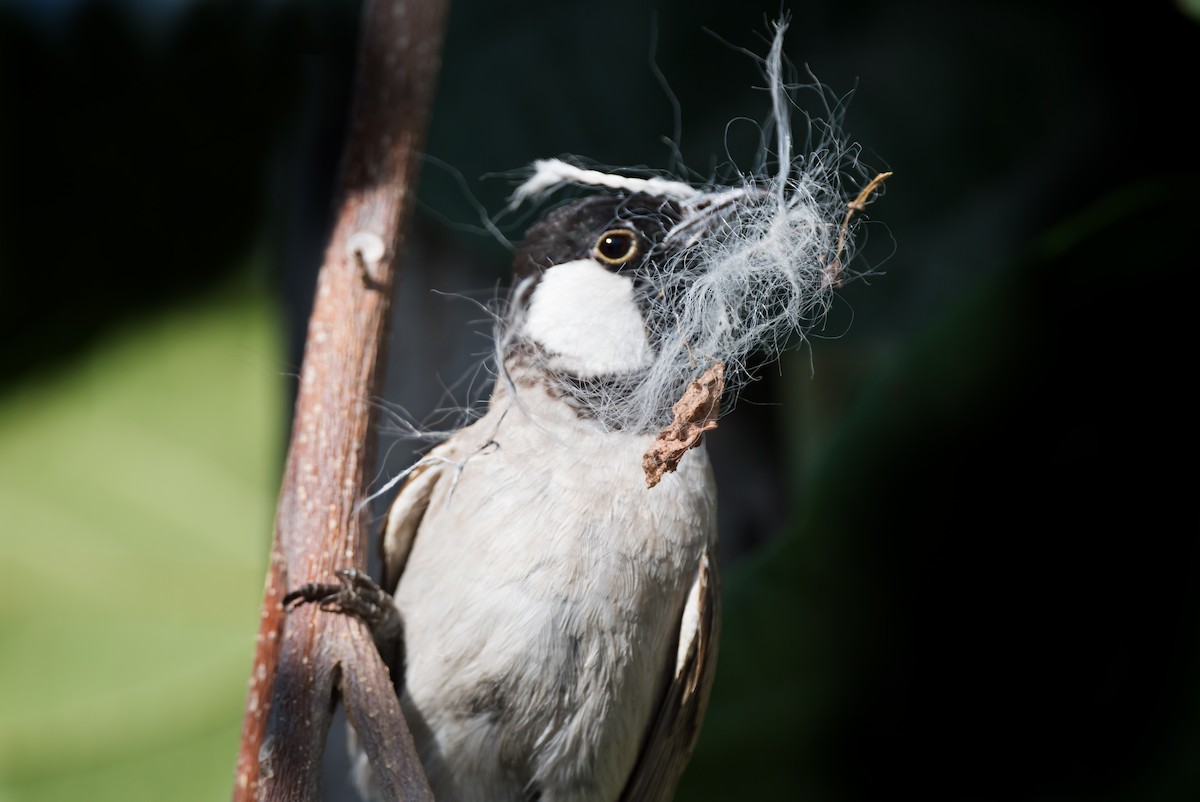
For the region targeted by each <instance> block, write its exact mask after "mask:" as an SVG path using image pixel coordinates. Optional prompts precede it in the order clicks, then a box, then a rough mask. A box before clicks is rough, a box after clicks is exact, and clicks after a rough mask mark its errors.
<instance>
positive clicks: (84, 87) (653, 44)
mask: <svg viewBox="0 0 1200 802" xmlns="http://www.w3.org/2000/svg"><path fill="white" fill-rule="evenodd" d="M779 9H780V6H779V5H778V4H775V3H761V2H747V3H729V2H726V3H717V2H711V1H709V0H696V1H693V2H688V3H684V2H681V1H680V2H674V1H672V0H664V2H660V3H658V4H656V5H651V4H643V3H637V2H633V1H632V0H627V1H624V2H620V1H617V2H609V3H605V4H602V5H600V4H582V3H580V4H570V3H561V2H558V3H556V2H531V3H526V4H522V5H519V6H511V5H509V4H497V3H486V2H480V1H478V0H466V1H463V2H457V3H454V4H453V7H452V9H451V14H450V20H449V27H448V30H447V35H446V45H445V51H444V62H443V63H444V67H443V71H442V76H441V81H440V84H439V92H438V100H437V103H436V106H435V109H434V113H433V121H432V127H431V129H430V133H429V139H428V143H427V151H428V154H429V156H430V157H431V158H430V160H429V161H428V162H427V163H426V165H425V167H424V168H423V173H422V183H421V187H420V190H419V204H420V205H419V208H418V209H417V210H416V213H415V215H414V218H413V228H412V231H411V233H410V246H411V247H410V258H409V260H408V263H407V266H406V268H405V273H404V275H403V279H402V282H401V286H400V290H399V292H400V297H399V298H398V300H397V304H396V309H397V317H396V322H395V326H394V331H395V339H396V345H395V347H394V349H393V350H394V352H395V359H394V363H393V366H392V369H391V371H390V373H389V391H388V393H387V394H386V397H387V399H388V401H389V402H392V403H395V404H397V405H399V406H403V407H404V409H406V410H407V411H408V413H409V414H410V415H412V416H413V417H414V418H417V419H424V418H426V417H427V416H428V415H429V414H430V413H431V412H432V411H433V410H434V409H435V408H437V407H439V406H442V405H446V404H455V403H459V404H461V403H464V402H465V401H466V400H468V397H469V396H470V394H471V392H472V390H471V388H472V387H473V388H474V391H475V392H478V391H479V390H480V389H481V388H480V386H479V385H478V383H475V384H472V383H471V380H470V378H469V377H470V376H471V375H472V373H471V370H472V366H473V365H474V364H475V363H476V361H477V359H478V357H479V356H480V355H481V354H482V353H483V352H485V351H486V347H487V346H486V341H485V339H483V337H482V336H481V332H486V326H482V325H481V324H480V323H479V319H480V317H481V315H480V313H479V310H478V309H477V308H475V307H473V306H472V304H471V303H470V302H468V301H463V300H457V301H456V300H454V299H453V298H449V297H447V296H445V295H440V294H438V295H431V294H430V289H431V288H432V289H434V290H438V291H441V292H444V293H450V294H460V295H466V296H468V297H470V298H476V299H480V300H486V299H488V298H490V297H492V296H493V295H494V294H495V292H496V287H497V286H498V285H499V284H501V283H502V282H503V281H504V279H505V275H506V270H507V259H508V254H507V252H506V251H505V250H504V248H502V247H500V246H499V245H498V244H497V243H496V242H495V241H494V240H492V239H489V238H488V237H487V236H485V235H483V234H482V233H481V232H480V231H479V228H480V227H479V219H480V211H479V208H482V209H485V210H487V212H488V213H495V212H497V211H498V210H499V209H500V208H501V207H502V206H503V204H504V199H505V197H506V196H507V193H508V192H509V191H510V190H511V188H512V186H513V180H512V178H511V171H514V170H517V169H519V168H522V167H523V166H525V165H527V164H528V163H529V162H531V161H532V160H533V159H535V158H540V157H546V156H557V155H562V154H578V155H580V156H585V157H588V158H590V159H594V160H595V161H597V162H601V163H605V164H611V165H623V166H625V165H628V166H632V165H649V166H651V167H664V166H669V161H670V159H671V149H670V148H669V147H668V146H667V144H665V142H664V137H669V138H674V137H675V125H676V123H675V120H674V117H673V111H672V101H671V99H670V96H669V95H668V94H667V93H666V92H665V91H664V89H663V87H662V85H661V84H660V83H659V82H658V81H657V80H656V78H655V76H654V71H653V69H652V67H651V64H652V63H653V64H656V65H657V67H658V68H659V69H660V70H661V71H662V73H663V75H664V76H665V80H666V83H667V84H668V85H669V87H670V89H671V91H672V92H673V94H674V97H675V99H676V100H677V101H678V106H679V108H680V109H681V112H682V114H681V129H680V130H681V136H680V137H679V142H678V144H679V146H680V151H681V153H682V157H683V163H684V164H686V165H687V166H689V167H691V168H693V169H695V170H697V171H699V172H700V173H707V172H709V170H710V169H711V167H712V165H713V164H714V160H715V162H723V161H725V160H726V158H727V157H733V158H735V159H737V160H740V161H741V162H743V163H745V162H747V160H749V159H750V158H751V156H752V153H753V144H752V139H753V137H752V136H750V137H748V136H747V135H746V133H745V131H746V130H747V129H744V128H741V127H737V126H735V127H734V128H733V129H731V130H732V133H730V134H729V135H728V137H727V134H726V124H727V123H728V122H729V121H730V120H732V119H734V118H736V117H739V116H746V117H749V118H750V119H753V120H762V119H764V117H765V114H766V111H767V99H766V97H765V95H764V93H762V92H760V91H757V90H754V89H752V88H751V87H753V86H756V85H761V80H760V76H759V73H758V67H757V65H756V64H755V63H754V61H753V60H752V59H751V58H749V57H748V56H747V55H746V54H745V53H741V52H738V50H737V48H738V47H744V48H747V49H749V50H751V51H752V52H754V53H757V54H760V55H761V54H763V53H765V50H766V43H765V42H766V40H765V37H766V33H767V30H768V22H769V21H770V20H772V19H774V18H775V17H776V16H777V14H778V11H779ZM788 10H789V11H790V13H791V15H792V23H791V29H790V31H789V35H788V38H787V46H786V52H787V54H788V56H789V58H790V59H791V60H792V61H793V62H795V63H796V64H797V65H800V66H804V65H807V66H808V67H809V68H810V69H811V70H812V72H813V74H814V75H815V76H816V77H817V79H819V80H820V81H821V82H822V83H824V84H825V85H826V86H827V87H829V89H830V90H831V92H833V93H834V94H835V95H836V96H839V97H845V98H847V99H848V103H847V105H846V106H845V108H844V127H845V129H846V131H847V133H848V135H849V136H850V138H852V139H853V140H855V141H858V142H860V143H862V144H863V146H864V151H863V161H864V162H865V163H866V164H867V165H869V166H870V167H871V168H872V169H873V170H892V171H894V173H895V174H894V176H893V177H892V178H891V179H890V180H889V181H888V182H887V185H886V193H885V194H884V195H883V196H882V197H881V198H879V199H878V200H877V202H876V203H875V204H874V205H873V206H872V207H871V209H870V211H869V215H868V217H869V222H868V224H867V226H866V227H865V229H864V230H865V232H866V234H867V238H866V240H865V242H864V243H863V246H862V251H861V254H860V260H859V261H858V262H857V263H856V264H855V267H857V268H858V269H860V270H870V271H873V272H874V273H875V275H873V276H871V277H870V278H869V279H867V280H861V281H858V282H854V283H852V284H850V285H848V286H847V287H846V288H845V290H844V291H843V292H842V295H841V300H840V301H839V303H838V305H837V306H836V308H835V309H834V311H833V313H832V315H831V319H830V322H829V325H828V327H827V329H825V330H824V331H823V332H818V333H817V335H816V336H814V338H813V339H812V341H811V343H810V345H809V346H806V347H805V348H803V349H800V350H797V351H795V352H793V353H792V354H790V355H789V356H788V357H786V358H785V359H784V360H783V363H782V365H781V368H780V370H778V371H774V370H770V371H766V372H765V373H764V378H763V380H762V381H761V382H759V383H758V384H755V385H753V386H752V387H751V388H750V390H749V391H748V393H747V396H746V398H745V399H744V401H743V403H742V404H741V406H740V407H739V408H738V410H737V412H736V413H735V414H733V415H731V416H730V417H729V418H727V419H726V423H724V424H723V425H722V427H721V429H720V430H718V432H716V433H715V435H713V436H712V437H711V445H712V448H713V451H714V460H715V462H716V465H717V470H718V477H719V479H720V481H721V494H722V495H721V505H722V521H723V527H724V531H723V537H724V538H725V542H724V548H725V554H724V557H725V562H726V571H725V575H726V584H725V599H726V606H727V615H726V621H725V627H724V633H723V641H722V646H721V662H720V669H719V671H718V679H717V685H716V690H715V695H714V699H713V703H712V707H711V710H710V714H709V719H708V721H707V724H706V729H705V734H704V738H703V739H702V741H701V744H700V746H699V748H698V751H697V753H696V758H695V761H694V763H693V766H692V768H691V769H690V770H689V772H688V775H687V776H686V777H685V780H684V784H683V787H682V789H681V794H680V799H696V800H700V799H724V798H743V799H744V798H749V799H814V800H816V799H820V800H847V801H849V800H873V799H880V798H884V797H889V798H890V797H895V796H901V795H914V796H918V797H920V798H922V799H926V800H1046V799H1054V800H1146V799H1159V800H1175V799H1179V800H1183V799H1195V798H1198V797H1200V760H1197V755H1198V754H1200V683H1198V682H1197V669H1198V668H1200V664H1198V658H1200V652H1198V646H1200V630H1198V626H1200V599H1198V598H1197V582H1198V581H1200V554H1198V553H1197V514H1196V508H1195V503H1194V498H1193V496H1192V490H1193V488H1194V484H1195V472H1194V469H1191V468H1188V467H1187V466H1188V465H1191V459H1193V451H1194V446H1195V438H1194V434H1195V427H1194V417H1195V400H1194V399H1195V397H1194V394H1193V392H1192V389H1191V388H1192V382H1191V376H1190V374H1191V373H1193V372H1194V369H1195V359H1194V357H1190V358H1189V357H1188V356H1187V354H1188V353H1190V351H1191V347H1190V346H1188V345H1187V343H1188V342H1194V341H1195V335H1194V332H1193V329H1192V321H1193V320H1194V316H1193V315H1192V313H1191V309H1190V306H1191V301H1192V296H1188V295H1187V294H1186V293H1187V292H1188V290H1187V289H1186V286H1187V285H1188V284H1191V283H1193V282H1192V281H1191V280H1190V277H1191V275H1192V273H1193V272H1194V270H1195V268H1196V267H1197V260H1196V257H1195V255H1194V251H1195V246H1194V243H1193V239H1194V233H1193V230H1192V226H1193V225H1194V224H1195V222H1196V220H1197V219H1198V218H1197V213H1198V212H1200V204H1198V203H1197V201H1196V186H1197V185H1198V183H1197V179H1198V178H1200V172H1198V171H1197V169H1196V167H1195V162H1194V160H1195V150H1196V134H1195V132H1196V128H1195V125H1194V123H1193V122H1192V117H1193V116H1194V107H1195V100H1196V85H1197V82H1196V79H1197V77H1200V76H1198V75H1197V73H1198V70H1197V68H1196V54H1197V46H1198V45H1200V36H1198V35H1197V34H1198V31H1197V14H1198V13H1200V12H1197V11H1196V9H1195V7H1194V6H1193V7H1192V9H1191V11H1190V12H1189V11H1187V10H1186V7H1185V5H1174V4H1171V3H1142V4H1138V5H1136V6H1127V7H1119V8H1114V9H1113V10H1112V11H1104V10H1101V9H1100V8H1099V7H1098V6H1096V5H1094V4H1069V3H1049V4H1047V3H1035V2H1017V3H1011V2H1010V3H999V2H995V3H971V4H960V3H951V2H911V3H885V2H866V3H855V4H849V3H835V2H820V3H808V4H804V5H796V6H792V7H791V8H790V9H788ZM357 11H358V9H357V4H355V3H352V2H343V3H316V2H283V1H281V2H242V3H220V2H201V1H200V0H196V1H195V2H180V3H178V4H153V3H148V2H147V3H136V2H131V3H125V4H119V3H112V2H109V3H104V2H88V1H87V0H77V2H74V3H69V2H61V3H45V4H41V5H39V4H37V3H33V2H25V3H13V2H10V3H7V4H5V5H0V325H2V326H3V332H4V336H3V340H2V341H0V342H3V346H2V347H0V393H5V392H12V391H15V389H17V388H20V387H21V386H22V384H23V383H25V382H28V381H30V380H31V378H32V377H35V376H37V375H38V374H40V373H42V372H45V371H48V370H53V368H54V365H55V364H57V363H60V362H63V361H65V360H69V359H71V358H72V355H73V354H75V353H76V352H78V351H79V350H80V349H83V348H86V347H88V345H89V343H92V342H94V341H96V340H97V339H99V338H102V337H104V336H105V334H106V332H108V331H110V330H112V329H113V328H114V327H117V326H120V325H121V324H122V323H123V322H125V321H128V320H130V319H136V318H138V317H139V316H143V315H146V314H149V313H150V312H152V311H156V310H162V309H169V308H171V307H172V305H174V304H178V303H181V302H183V301H184V300H186V299H188V298H191V297H195V296H196V295H197V294H202V293H205V292H208V291H210V290H211V289H212V288H213V287H217V286H220V285H222V283H223V282H228V281H229V280H230V278H231V276H232V275H233V274H234V273H236V272H238V271H245V270H246V267H245V265H246V264H247V259H246V255H247V254H248V253H251V252H255V251H256V250H257V252H260V253H262V254H264V257H263V258H261V259H258V260H256V261H255V262H254V264H255V265H256V267H255V268H254V269H253V271H252V272H254V280H256V281H262V282H264V283H265V284H266V285H267V286H268V287H270V288H271V291H272V292H273V293H276V294H277V296H278V297H279V298H280V299H281V302H282V303H283V304H284V309H285V310H286V317H285V319H286V320H287V321H289V326H290V328H289V332H288V336H289V342H290V344H291V345H290V348H291V349H292V351H291V357H290V361H291V362H292V363H298V360H299V348H300V344H301V343H302V335H303V322H304V320H305V318H306V315H307V309H308V303H309V301H310V296H311V290H312V282H313V278H314V276H315V270H316V268H317V266H318V264H319V261H320V254H321V248H322V246H323V241H324V237H325V236H326V233H327V230H328V228H327V226H328V223H329V217H328V215H329V212H330V208H331V203H332V199H331V196H330V193H331V186H332V181H333V176H334V174H335V170H336V160H337V153H338V147H339V142H340V135H341V125H342V122H343V120H344V116H345V108H344V103H345V99H346V91H347V89H348V82H349V77H350V74H351V73H350V71H351V68H352V55H353V44H354V37H355V35H356V24H357ZM706 31H711V32H712V33H711V34H710V33H709V32H706ZM713 34H715V35H713ZM801 101H802V102H803V101H804V96H802V97H801ZM809 110H810V111H813V112H815V113H819V112H820V109H819V108H809ZM497 173H502V174H505V175H502V176H500V177H490V178H485V176H488V175H489V174H497ZM523 222H524V221H523V220H522V219H519V218H510V219H509V220H508V221H507V223H508V226H509V227H508V229H506V233H508V234H509V236H511V237H514V238H515V237H519V235H520V226H521V224H522V223H523ZM163 254H169V258H166V259H164V258H163ZM1185 276H1187V277H1188V280H1185ZM472 326H473V328H472ZM413 331H417V332H422V336H421V337H420V338H418V339H419V340H420V341H421V342H422V343H423V345H424V346H425V347H423V348H421V349H413V347H412V345H411V343H412V342H413V341H414V338H412V337H409V336H408V334H409V333H410V332H413ZM1189 365H1190V366H1192V367H1189ZM433 376H437V377H438V379H437V381H438V382H440V383H442V384H444V385H447V386H450V387H452V388H453V390H452V392H450V393H449V394H448V395H447V394H444V393H441V392H440V391H439V392H431V391H429V390H427V389H425V388H428V387H437V386H439V385H438V384H437V383H435V382H430V381H429V378H430V377H433ZM462 377H468V378H467V379H466V380H465V383H461V384H455V382H456V381H458V380H459V379H460V378H462ZM482 389H486V388H482ZM287 414H288V410H287V409H286V408H281V409H280V410H279V426H280V431H281V432H283V431H285V430H286V419H287ZM388 445H390V440H389V443H388ZM385 451H386V453H387V467H388V468H389V469H396V468H398V467H399V466H402V465H403V464H405V463H406V462H407V461H408V460H410V459H411V450H410V449H409V448H408V447H407V446H405V445H403V444H401V445H400V446H399V447H394V448H391V449H385ZM282 458H283V454H282V453H280V454H279V460H280V463H282ZM267 545H268V544H267V541H266V539H265V536H264V540H263V543H262V550H263V553H264V555H265V553H266V549H267ZM244 634H245V633H238V636H239V637H240V636H242V635H244ZM248 665H249V662H247V666H248ZM231 715H236V713H235V712H232V711H231ZM230 767H232V755H231V756H230ZM332 782H334V780H332V779H331V783H332ZM332 793H333V792H332V791H331V794H332Z"/></svg>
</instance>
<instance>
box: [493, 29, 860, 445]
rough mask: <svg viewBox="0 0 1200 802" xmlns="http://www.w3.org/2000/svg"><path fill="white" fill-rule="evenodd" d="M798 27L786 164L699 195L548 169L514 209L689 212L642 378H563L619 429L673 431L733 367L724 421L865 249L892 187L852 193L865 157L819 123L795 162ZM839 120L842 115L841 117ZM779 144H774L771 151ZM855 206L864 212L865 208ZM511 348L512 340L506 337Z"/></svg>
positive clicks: (780, 139) (779, 150)
mask: <svg viewBox="0 0 1200 802" xmlns="http://www.w3.org/2000/svg"><path fill="white" fill-rule="evenodd" d="M786 30H787V24H786V22H784V21H781V22H779V23H777V24H776V25H775V32H774V37H773V40H772V42H771V46H770V49H769V51H768V53H767V56H766V57H765V58H764V59H762V64H763V71H764V75H765V77H766V79H767V89H768V91H769V92H770V98H771V116H770V118H769V119H768V120H767V121H766V124H765V125H764V128H763V130H764V133H769V132H771V131H773V132H774V148H775V152H774V153H773V154H772V153H766V154H764V156H765V158H763V159H762V160H761V163H762V164H764V165H768V166H769V167H768V166H764V167H762V168H761V169H758V170H756V171H755V172H753V173H749V174H746V173H742V174H741V178H742V181H741V184H740V185H735V186H719V185H714V184H710V185H707V186H704V187H695V186H692V185H691V184H688V183H686V182H683V181H674V180H669V179H666V178H661V177H655V178H644V179H639V178H632V177H629V176H626V175H614V174H611V173H605V172H601V171H598V170H586V169H583V168H580V167H576V166H574V165H571V164H568V163H566V162H563V161H560V160H557V159H550V160H544V161H538V162H536V163H535V164H534V168H533V174H532V176H531V177H530V178H529V179H528V180H527V181H526V182H525V183H523V184H522V185H521V186H520V187H518V189H517V190H516V192H515V193H514V194H513V197H512V204H513V205H514V206H515V205H517V204H520V203H522V202H524V201H526V200H528V199H530V198H537V197H540V196H542V195H544V194H546V193H548V192H550V191H552V190H553V189H555V188H557V187H560V186H562V185H566V184H574V185H585V186H594V187H598V188H604V189H611V190H616V191H618V192H624V193H635V192H636V193H645V194H649V195H657V196H661V197H662V198H663V199H664V202H665V201H668V200H669V201H672V202H674V203H676V204H677V205H678V206H680V207H681V208H682V209H683V210H684V219H683V221H682V222H681V223H680V224H679V225H677V226H676V227H675V228H674V229H673V230H672V231H671V232H670V233H669V234H668V237H667V239H668V243H669V244H672V245H677V246H687V247H686V248H684V249H683V250H682V251H680V252H679V254H678V256H676V257H674V258H673V259H672V260H670V261H668V262H667V263H666V264H661V265H659V266H658V267H659V271H658V273H657V274H655V275H653V276H650V277H649V280H648V281H645V282H643V284H642V294H641V296H640V297H639V299H638V300H639V301H640V303H641V304H642V305H643V308H644V309H646V310H647V311H649V312H650V314H648V315H647V318H648V320H649V321H651V325H652V326H653V328H652V330H651V332H650V334H651V341H652V342H654V343H655V344H656V348H657V352H656V356H655V358H654V360H653V362H652V363H651V364H650V365H649V367H647V368H646V369H645V370H644V371H643V372H640V373H638V374H637V375H635V376H631V377H617V378H613V377H609V378H606V379H599V380H595V381H581V380H580V379H579V378H578V377H571V376H565V375H564V376H559V377H557V379H558V381H559V383H560V384H561V385H562V387H563V388H564V390H565V391H567V392H569V393H570V394H571V395H572V396H573V397H575V398H576V400H577V401H578V402H579V403H581V404H583V405H585V406H586V407H588V408H589V410H590V411H591V412H592V413H593V414H594V415H595V416H596V417H597V418H598V419H599V420H601V421H603V422H604V423H606V424H608V425H610V426H613V427H614V428H622V429H626V430H628V429H631V428H632V429H636V430H642V431H656V430H658V429H660V428H662V426H663V425H665V424H666V423H667V422H669V421H670V420H671V407H672V405H673V404H674V403H675V402H676V401H678V400H679V398H680V397H681V396H682V394H683V392H684V390H685V389H686V388H687V386H688V385H689V384H690V383H691V382H692V381H693V380H695V379H697V378H698V377H699V376H700V375H701V374H703V373H704V371H705V370H706V369H707V368H708V367H709V366H710V365H712V364H713V363H715V362H724V363H725V367H726V370H725V375H726V383H727V388H728V390H729V392H728V394H727V396H726V401H725V403H724V404H723V410H725V411H727V410H728V409H729V408H731V407H732V400H733V397H734V396H735V395H736V392H737V390H738V389H739V388H740V387H741V386H742V385H744V384H745V383H746V382H747V381H750V380H751V379H752V378H753V372H754V369H755V368H756V367H758V364H756V361H758V362H769V361H771V360H773V359H775V358H776V357H778V355H779V353H780V351H781V350H782V349H783V348H784V347H785V346H787V345H788V344H789V343H793V342H795V341H796V338H797V337H798V336H799V337H803V336H804V334H805V333H806V332H808V331H810V330H811V329H812V328H813V327H814V326H816V325H818V324H819V323H820V322H821V321H822V319H823V318H824V317H825V315H826V313H827V312H828V310H829V306H830V303H831V301H832V299H833V293H834V291H835V289H836V288H837V287H838V286H840V284H841V283H842V281H843V279H844V278H845V277H846V276H847V275H848V274H847V273H846V264H847V263H848V262H849V261H850V259H851V258H852V255H853V249H854V237H853V234H854V228H855V225H856V224H857V222H858V220H856V219H852V218H853V214H851V213H848V210H849V209H851V208H853V209H854V210H856V211H857V210H861V207H862V204H863V203H864V202H865V195H867V194H869V191H874V189H877V188H878V185H879V182H880V180H881V178H882V177H877V178H876V180H875V181H873V182H871V184H870V185H868V187H869V190H868V189H864V190H863V194H861V195H860V196H859V198H858V199H857V200H854V201H853V202H851V201H852V198H853V197H854V193H855V192H856V191H857V190H851V191H846V190H845V189H844V188H843V177H844V176H852V177H853V178H854V179H855V181H856V182H857V181H861V182H862V184H864V185H865V184H866V182H865V177H866V176H865V171H864V169H863V168H862V167H861V166H860V165H859V164H858V162H857V148H856V147H853V146H848V145H846V144H845V143H844V142H842V141H841V138H840V132H839V131H838V128H837V124H838V120H837V119H827V120H814V119H811V118H806V119H807V122H808V124H809V130H808V139H809V140H810V143H809V144H810V146H811V147H813V148H814V149H813V150H812V151H811V152H806V153H801V154H795V153H793V135H792V126H791V120H790V118H791V112H792V110H793V106H794V103H795V101H794V95H795V93H796V91H798V90H799V89H816V90H818V93H819V94H820V96H821V98H823V99H826V100H828V96H827V94H826V93H825V90H823V89H822V88H821V87H819V86H799V85H794V84H789V83H787V82H786V80H785V78H784V69H785V64H784V56H783V39H784V32H785V31H786ZM830 115H831V116H834V117H836V113H835V111H833V110H830ZM767 147H768V145H767V144H766V143H764V148H767ZM855 204H857V205H855ZM505 334H507V335H508V336H511V335H512V331H511V330H510V331H509V332H506V333H505Z"/></svg>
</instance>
